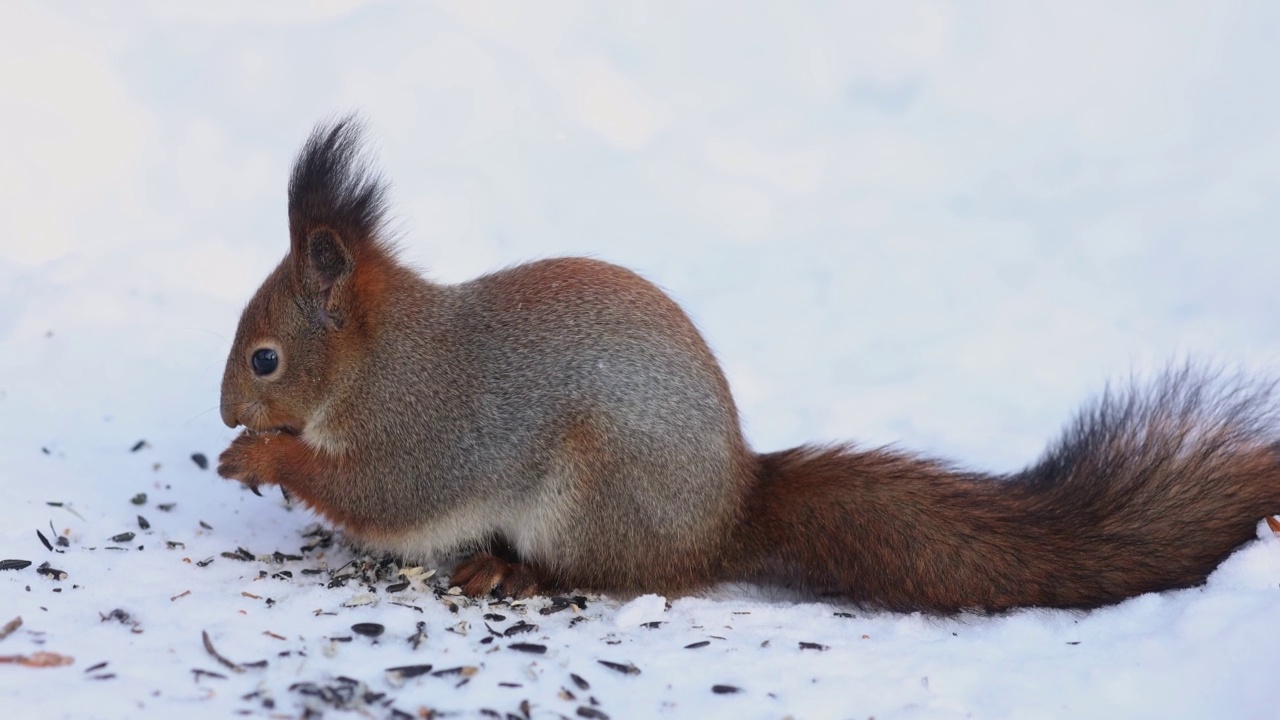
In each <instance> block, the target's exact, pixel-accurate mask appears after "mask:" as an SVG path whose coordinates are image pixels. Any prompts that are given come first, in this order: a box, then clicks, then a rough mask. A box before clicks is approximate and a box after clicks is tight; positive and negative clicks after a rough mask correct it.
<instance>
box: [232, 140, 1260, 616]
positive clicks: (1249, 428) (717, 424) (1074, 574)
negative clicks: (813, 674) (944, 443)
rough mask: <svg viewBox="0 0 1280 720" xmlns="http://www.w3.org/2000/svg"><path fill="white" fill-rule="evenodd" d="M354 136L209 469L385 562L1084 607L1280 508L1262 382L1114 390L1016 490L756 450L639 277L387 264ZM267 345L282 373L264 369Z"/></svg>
mask: <svg viewBox="0 0 1280 720" xmlns="http://www.w3.org/2000/svg"><path fill="white" fill-rule="evenodd" d="M357 139H358V138H357V134H356V132H355V130H354V129H352V127H351V126H350V125H349V124H347V123H338V124H336V125H334V126H331V127H321V128H319V129H318V130H317V131H316V133H315V134H313V136H312V137H311V139H310V140H308V143H307V145H306V146H305V147H304V150H303V153H302V154H301V155H300V157H299V161H298V163H297V164H296V165H295V168H294V173H293V177H292V181H291V184H290V202H289V211H290V241H291V245H290V247H291V250H290V254H289V256H288V257H286V258H285V260H284V262H282V263H281V265H280V266H279V267H278V268H277V269H276V270H275V272H273V273H272V274H271V276H270V277H268V279H267V280H266V282H265V283H264V284H263V286H262V287H261V288H260V289H259V291H258V293H257V294H256V295H255V296H254V298H253V299H252V300H251V301H250V303H249V305H248V307H247V308H246V309H245V312H244V314H243V316H242V319H241V323H240V327H239V329H238V330H237V333H236V340H235V346H234V348H233V350H232V352H231V356H230V357H229V358H228V363H227V370H226V373H225V375H224V379H223V387H222V392H223V408H222V410H223V413H222V414H223V419H224V421H225V422H226V423H227V424H228V425H229V426H233V427H234V426H237V425H244V426H246V427H247V428H248V430H247V431H246V432H245V433H244V434H242V435H241V436H240V437H238V438H236V440H235V441H234V442H233V443H232V445H231V447H230V448H228V450H227V451H226V452H225V453H223V455H222V458H221V463H220V466H219V473H220V474H222V475H223V476H225V477H230V478H237V479H240V480H242V481H244V482H245V483H246V484H249V485H251V486H256V485H258V484H277V485H280V486H282V487H284V488H286V489H287V490H288V491H289V492H290V493H291V494H292V495H294V496H296V497H298V498H299V499H301V500H302V501H303V502H305V503H306V504H307V505H308V506H309V507H312V508H314V509H315V510H316V511H318V512H319V513H320V514H322V515H323V516H325V517H326V518H328V519H329V520H330V521H332V522H334V523H336V524H338V525H340V526H342V527H344V528H345V529H346V530H347V531H348V533H349V534H350V535H351V536H353V537H354V538H357V539H359V540H361V541H363V542H365V543H367V544H369V545H371V546H373V547H375V548H377V547H381V548H390V549H395V550H397V551H403V552H411V553H412V552H417V553H423V554H427V555H433V554H435V553H437V552H441V551H458V550H463V549H475V546H477V545H480V546H482V547H481V548H480V549H481V552H478V553H477V554H475V555H474V556H473V557H472V558H471V559H470V560H468V561H466V562H464V563H462V564H461V565H460V566H459V567H458V569H457V570H456V572H455V576H454V580H455V582H458V583H460V584H462V585H463V588H464V590H465V591H466V592H468V593H470V594H477V595H478V594H484V593H488V592H490V591H493V590H494V589H495V588H497V589H499V590H500V591H502V592H506V593H508V594H516V595H523V594H529V593H533V592H536V591H538V590H539V589H542V590H546V589H549V588H571V587H580V588H583V589H592V590H602V591H619V592H628V593H631V592H664V593H669V594H676V593H685V592H691V591H695V590H697V589H699V588H702V587H705V586H707V585H709V584H712V583H716V582H721V581H748V582H758V583H766V584H777V585H783V586H786V587H790V588H792V589H795V590H797V591H799V592H802V593H805V594H809V595H816V596H834V597H839V598H843V599H846V600H849V601H853V602H859V603H865V604H868V605H874V606H880V607H886V608H890V609H894V610H923V611H928V612H940V613H951V612H957V611H961V610H965V609H979V610H984V611H1001V610H1006V609H1008V608H1012V607H1018V606H1024V605H1041V606H1051V607H1068V608H1089V607H1096V606H1098V605H1102V604H1106V603H1111V602H1117V601H1119V600H1122V599H1124V598H1126V597H1129V596H1132V595H1135V594H1138V593H1144V592H1151V591H1157V590H1165V589H1170V588H1179V587H1188V586H1192V585H1196V584H1198V583H1201V582H1203V581H1204V579H1205V577H1206V576H1207V574H1208V573H1209V572H1211V571H1212V570H1213V568H1214V567H1216V566H1217V564H1218V563H1219V562H1221V561H1222V560H1223V559H1224V558H1225V557H1226V556H1227V555H1228V554H1229V553H1230V552H1232V551H1233V550H1234V549H1235V548H1237V547H1239V546H1240V545H1241V544H1243V543H1245V542H1247V541H1248V540H1249V539H1250V538H1251V537H1253V534H1254V525H1255V524H1256V522H1257V520H1259V519H1260V518H1261V517H1263V516H1264V515H1267V514H1270V513H1276V512H1280V451H1278V450H1277V448H1280V431H1277V428H1276V425H1277V423H1276V422H1275V411H1274V409H1273V407H1274V402H1273V399H1272V396H1271V394H1270V388H1268V387H1265V386H1251V385H1249V384H1247V383H1235V384H1233V383H1230V382H1225V383H1224V382H1216V381H1213V380H1212V379H1206V378H1205V377H1203V376H1201V375H1197V374H1196V373H1193V372H1191V371H1189V370H1184V371H1176V372H1172V373H1170V374H1168V375H1167V376H1166V377H1164V378H1162V379H1161V380H1160V381H1159V382H1158V383H1156V384H1155V385H1154V387H1152V388H1150V389H1147V390H1132V391H1130V392H1127V393H1119V394H1114V393H1113V394H1109V395H1106V396H1104V398H1103V399H1102V400H1101V401H1100V402H1099V403H1098V404H1097V405H1096V406H1094V407H1093V408H1091V409H1089V410H1087V411H1086V412H1085V413H1084V414H1083V415H1082V416H1081V417H1080V418H1079V419H1078V420H1077V421H1076V423H1075V424H1074V425H1073V426H1071V427H1070V428H1069V430H1068V432H1067V434H1066V436H1065V437H1064V438H1063V440H1061V441H1060V442H1059V443H1058V444H1057V445H1055V446H1054V447H1052V448H1051V449H1050V451H1049V452H1048V453H1047V454H1046V456H1045V457H1044V459H1042V460H1041V461H1040V462H1039V463H1038V464H1036V465H1034V466H1032V467H1031V468H1029V469H1027V470H1025V471H1023V472H1021V473H1017V474H1015V475H1011V476H1008V477H991V476H986V475H981V474H978V473H968V472H963V471H959V470H956V469H954V468H952V467H951V466H949V465H947V464H945V463H941V462H937V461H933V460H928V459H922V458H918V457H915V456H912V455H910V454H907V453H902V452H897V451H892V450H885V449H880V450H871V451H857V450H854V449H851V448H840V447H837V448H796V449H793V450H787V451H783V452H777V453H770V454H765V455H756V454H755V453H753V452H752V451H751V450H750V448H748V447H747V445H746V442H745V441H744V439H743V437H742V433H741V430H740V428H739V425H738V418H737V408H736V407H735V405H734V401H733V398H732V396H731V394H730V392H729V386H728V383H727V382H726V380H725V378H724V375H723V373H722V372H721V370H720V367H719V365H718V364H717V362H716V360H715V358H714V356H713V355H712V353H711V351H710V349H709V348H708V347H707V345H706V343H705V341H704V340H703V339H702V337H701V335H700V334H699V333H698V331H697V329H696V328H695V327H694V326H693V323H692V322H691V321H690V320H689V318H688V317H687V316H686V315H685V314H684V312H683V311H681V309H680V308H679V306H678V305H676V303H675V302H674V301H672V300H671V299H670V298H669V297H667V296H666V295H665V294H663V293H662V291H661V290H659V289H658V288H656V287H655V286H653V285H652V284H650V283H649V282H647V281H645V280H644V279H642V278H640V277H639V276H638V275H636V274H634V273H632V272H630V271H627V270H624V269H622V268H618V267H615V266H612V265H608V264H606V263H601V262H597V261H594V260H586V259H578V258H567V259H558V260H544V261H540V262H535V263H530V264H527V265H522V266H519V267H516V268H511V269H508V270H504V271H501V272H498V273H494V274H492V275H488V276H485V277H482V278H479V279H477V280H475V281H472V282H470V283H465V284H463V285H459V286H452V287H450V286H442V285H436V284H433V283H430V282H428V281H426V280H424V279H423V278H421V277H420V276H418V275H417V274H416V273H414V272H413V271H412V270H410V269H408V268H406V267H404V266H402V265H401V264H399V263H398V262H397V261H396V259H395V257H394V255H393V254H392V253H391V251H390V250H389V249H388V248H387V247H386V246H385V245H384V244H383V243H382V241H381V239H380V232H381V212H382V193H383V189H382V186H381V184H380V183H379V182H378V181H377V179H376V177H373V176H371V175H370V174H369V173H368V172H367V168H366V167H365V166H364V165H363V164H361V162H360V161H359V156H358V144H357ZM263 348H278V349H279V351H280V355H281V359H280V366H279V368H278V369H277V370H276V371H274V372H271V373H267V374H265V375H260V374H259V372H258V370H256V369H251V367H252V358H253V356H254V353H255V352H256V351H257V350H260V349H263ZM485 543H490V546H489V547H487V548H486V547H483V546H484V545H485ZM499 547H509V548H511V552H510V553H508V555H507V556H506V557H499V556H498V554H495V553H496V552H497V549H498V548H499ZM486 550H490V551H493V552H489V551H486ZM415 559H416V558H415Z"/></svg>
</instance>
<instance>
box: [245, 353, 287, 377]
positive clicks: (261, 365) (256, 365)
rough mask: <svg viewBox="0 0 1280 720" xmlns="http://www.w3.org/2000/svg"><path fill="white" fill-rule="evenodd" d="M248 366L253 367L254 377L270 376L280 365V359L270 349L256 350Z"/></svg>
mask: <svg viewBox="0 0 1280 720" xmlns="http://www.w3.org/2000/svg"><path fill="white" fill-rule="evenodd" d="M249 364H250V365H252V366H253V374H254V375H258V376H262V375H270V374H271V373H273V372H275V371H276V367H278V366H279V365H280V357H279V356H278V355H276V351H275V350H272V349H271V348H258V349H257V350H256V351H255V352H254V353H253V358H252V359H251V360H250V362H249Z"/></svg>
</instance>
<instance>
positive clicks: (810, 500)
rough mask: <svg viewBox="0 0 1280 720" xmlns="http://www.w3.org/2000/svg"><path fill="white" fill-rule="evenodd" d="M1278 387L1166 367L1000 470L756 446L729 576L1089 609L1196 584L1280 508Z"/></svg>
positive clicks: (867, 598)
mask: <svg viewBox="0 0 1280 720" xmlns="http://www.w3.org/2000/svg"><path fill="white" fill-rule="evenodd" d="M1272 397H1273V388H1272V386H1271V385H1255V384H1249V383H1247V382H1245V381H1241V380H1225V381H1224V380H1220V379H1217V378H1214V377H1210V376H1206V375H1204V374H1201V373H1198V372H1196V371H1194V370H1193V369H1191V368H1183V369H1179V370H1173V371H1169V372H1166V373H1165V374H1164V375H1163V376H1162V377H1161V378H1160V379H1159V380H1158V381H1157V382H1156V383H1155V384H1154V385H1153V386H1151V387H1150V388H1147V389H1146V390H1141V389H1138V388H1130V389H1128V390H1125V391H1120V392H1113V391H1108V392H1106V393H1105V394H1104V395H1103V397H1102V398H1101V399H1100V400H1098V401H1097V402H1096V403H1094V404H1093V405H1092V406H1090V407H1088V408H1086V409H1085V410H1084V411H1083V412H1082V413H1081V414H1080V415H1079V416H1078V418H1077V419H1076V420H1075V422H1074V423H1073V424H1072V425H1070V426H1069V427H1068V429H1067V431H1066V433H1065V434H1064V436H1063V437H1062V439H1061V440H1059V441H1058V443H1057V444H1055V445H1054V446H1052V447H1051V448H1050V449H1049V451H1048V452H1047V453H1046V454H1045V455H1044V457H1043V458H1042V459H1041V460H1040V461H1039V462H1037V463H1036V464H1035V465H1033V466H1031V467H1030V468H1028V469H1026V470H1024V471H1022V472H1019V473H1015V474H1012V475H1008V476H991V475H982V474H978V473H969V472H964V471H961V470H958V469H956V468H954V467H952V466H949V465H947V464H945V463H941V462H937V461H934V460H929V459H924V458H920V457H916V456H912V455H909V454H906V453H902V452H898V451H896V450H891V449H876V450H870V451H857V450H855V449H852V448H849V447H800V448H795V449H792V450H785V451H782V452H775V453H769V454H765V455H761V456H759V462H760V465H759V471H758V475H757V485H756V488H755V491H754V492H753V493H752V496H751V498H750V500H749V501H748V503H747V507H746V508H745V518H744V520H743V523H742V525H741V528H740V534H739V538H738V543H739V553H738V555H737V556H738V557H739V558H740V559H741V565H740V566H738V567H736V568H733V570H732V572H731V575H733V576H734V578H733V579H735V580H739V581H748V582H760V583H766V584H773V585H783V586H787V587H791V588H794V589H796V590H798V591H801V592H803V593H805V594H812V595H819V596H835V597H841V598H844V599H847V600H853V601H855V602H861V603H866V604H868V605H872V606H879V607H883V608H886V609H891V610H898V611H924V612H931V613H954V612H960V611H963V610H977V611H986V612H999V611H1003V610H1008V609H1010V608H1014V607H1021V606H1043V607H1059V608H1082V609H1083V608H1092V607H1098V606H1101V605H1107V604H1110V603H1115V602H1119V601H1120V600H1123V599H1124V598H1127V597H1130V596H1133V595H1138V594H1141V593H1145V592H1152V591H1160V590H1168V589H1173V588H1182V587H1190V586H1194V585H1198V584H1200V583H1202V582H1204V580H1205V578H1206V577H1207V576H1208V574H1209V573H1210V572H1211V571H1213V569H1214V568H1215V567H1216V566H1217V565H1218V564H1219V563H1220V562H1222V561H1223V560H1224V559H1225V558H1226V557H1227V556H1228V555H1229V554H1230V553H1231V552H1232V551H1233V550H1235V549H1236V548H1238V547H1239V546H1241V545H1242V544H1244V543H1246V542H1248V541H1249V540H1251V539H1253V538H1255V537H1256V526H1257V523H1258V521H1259V520H1261V519H1262V518H1263V517H1265V516H1268V515H1271V514H1275V513H1280V429H1278V428H1280V423H1277V413H1276V408H1275V405H1274V403H1273V402H1272Z"/></svg>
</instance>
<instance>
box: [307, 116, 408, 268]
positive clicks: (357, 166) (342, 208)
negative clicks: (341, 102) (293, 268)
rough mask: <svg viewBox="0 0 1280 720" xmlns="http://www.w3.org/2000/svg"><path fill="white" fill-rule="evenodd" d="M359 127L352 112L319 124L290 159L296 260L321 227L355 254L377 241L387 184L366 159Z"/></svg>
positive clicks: (381, 224)
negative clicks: (296, 155) (349, 114)
mask: <svg viewBox="0 0 1280 720" xmlns="http://www.w3.org/2000/svg"><path fill="white" fill-rule="evenodd" d="M361 129H362V128H361V123H360V121H359V120H358V119H357V118H356V117H355V116H353V115H351V116H347V117H344V118H341V119H339V120H337V121H335V122H322V123H320V124H319V125H317V126H316V128H315V130H313V131H312V132H311V136H310V137H309V138H307V142H306V144H304V145H303V146H302V150H301V151H299V153H298V158H297V160H295V161H294V165H293V174H292V176H291V177H290V179H289V237H290V242H291V245H292V248H293V251H294V253H295V254H296V255H298V256H299V259H301V258H302V257H303V256H304V251H305V250H306V248H304V247H303V246H304V244H305V243H306V242H307V240H308V239H309V238H310V237H311V236H312V235H313V234H314V233H315V232H317V231H319V230H320V229H329V230H330V232H331V234H332V233H336V234H337V237H338V238H340V239H341V241H342V243H343V245H342V246H344V247H345V249H346V251H347V252H348V253H349V254H355V255H359V254H360V250H361V248H362V247H365V246H367V245H370V244H377V243H378V242H379V241H380V238H379V235H380V234H381V232H382V229H383V228H382V226H383V222H384V215H385V213H386V204H387V200H386V196H387V186H386V183H385V182H383V180H382V178H381V177H380V176H379V175H378V173H377V172H376V171H375V170H374V169H373V168H372V165H371V163H370V162H369V160H368V158H367V154H366V152H365V150H364V148H363V142H362V141H361V137H360V136H361ZM342 246H340V247H342Z"/></svg>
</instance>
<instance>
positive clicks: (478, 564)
mask: <svg viewBox="0 0 1280 720" xmlns="http://www.w3.org/2000/svg"><path fill="white" fill-rule="evenodd" d="M449 582H450V584H452V585H456V586H458V587H460V588H462V594H463V595H466V596H468V597H473V598H478V597H483V596H485V595H488V594H489V593H492V592H494V591H495V590H496V591H498V594H499V595H500V596H502V597H511V598H515V599H521V598H527V597H531V596H533V595H537V594H539V593H540V592H541V591H542V589H543V587H542V585H543V583H541V582H540V581H539V579H538V575H537V573H536V572H534V570H533V569H532V568H531V567H530V566H529V565H527V564H525V563H512V562H507V561H506V560H503V559H502V558H499V557H497V556H496V555H491V554H490V553H476V554H475V555H472V556H471V557H469V558H467V559H466V560H463V561H462V562H460V563H458V565H457V567H455V568H454V570H453V575H452V576H451V577H450V578H449Z"/></svg>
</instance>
